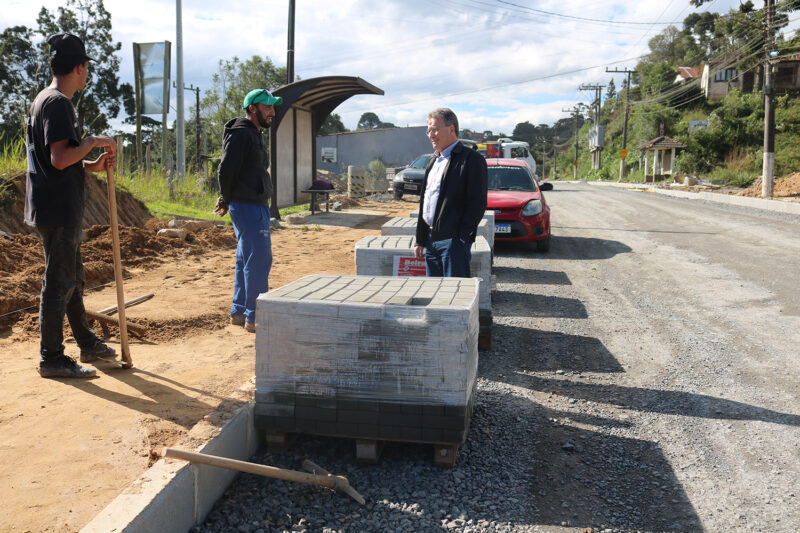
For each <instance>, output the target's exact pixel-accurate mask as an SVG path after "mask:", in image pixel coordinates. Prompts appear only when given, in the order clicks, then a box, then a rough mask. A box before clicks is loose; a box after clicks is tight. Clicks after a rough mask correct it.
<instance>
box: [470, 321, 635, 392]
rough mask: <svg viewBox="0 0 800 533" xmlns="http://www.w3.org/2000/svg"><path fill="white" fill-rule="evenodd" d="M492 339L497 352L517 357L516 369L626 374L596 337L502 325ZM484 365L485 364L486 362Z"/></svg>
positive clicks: (498, 325) (505, 369) (494, 327)
mask: <svg viewBox="0 0 800 533" xmlns="http://www.w3.org/2000/svg"><path fill="white" fill-rule="evenodd" d="M492 336H493V338H495V339H497V341H496V346H495V348H494V350H505V351H506V352H507V353H512V354H516V356H517V358H518V364H517V365H514V366H513V368H524V369H527V370H531V371H553V372H554V371H556V370H564V371H565V372H567V371H570V372H608V373H619V372H624V371H625V370H624V369H623V368H622V366H621V365H620V364H619V362H618V361H617V359H616V358H615V357H614V355H613V354H612V353H611V352H610V351H609V350H608V348H606V347H605V345H603V343H602V342H600V340H599V339H597V338H595V337H585V336H582V335H567V334H565V333H559V332H556V331H542V330H538V329H529V328H520V327H516V326H507V325H503V324H494V325H493V326H492ZM511 338H513V339H516V341H515V342H514V343H507V342H506V340H507V339H511ZM490 357H491V356H490ZM481 362H482V363H483V360H481ZM486 370H487V371H488V372H489V375H488V376H487V377H492V376H491V374H492V373H491V370H490V368H487V369H486ZM498 371H503V372H506V373H507V372H508V369H507V367H506V368H501V369H499V370H498ZM492 379H496V378H494V377H492Z"/></svg>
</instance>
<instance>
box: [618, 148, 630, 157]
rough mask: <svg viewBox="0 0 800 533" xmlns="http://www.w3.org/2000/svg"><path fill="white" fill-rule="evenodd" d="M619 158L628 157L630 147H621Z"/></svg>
mask: <svg viewBox="0 0 800 533" xmlns="http://www.w3.org/2000/svg"><path fill="white" fill-rule="evenodd" d="M619 158H620V159H628V149H627V148H621V149H620V151H619Z"/></svg>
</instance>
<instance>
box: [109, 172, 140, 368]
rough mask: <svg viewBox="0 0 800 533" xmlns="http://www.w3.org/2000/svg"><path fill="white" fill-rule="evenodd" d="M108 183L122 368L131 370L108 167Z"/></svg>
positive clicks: (114, 199) (114, 197)
mask: <svg viewBox="0 0 800 533" xmlns="http://www.w3.org/2000/svg"><path fill="white" fill-rule="evenodd" d="M106 179H107V181H108V218H109V219H110V222H111V246H112V248H113V253H114V281H115V282H116V285H117V307H118V308H119V340H120V347H121V350H122V361H123V362H122V366H123V367H125V368H131V367H132V366H133V360H132V359H131V352H130V348H129V347H128V323H127V321H126V320H125V293H124V289H123V287H122V258H121V257H120V252H119V223H118V222H117V194H116V189H115V187H114V169H112V168H110V167H106Z"/></svg>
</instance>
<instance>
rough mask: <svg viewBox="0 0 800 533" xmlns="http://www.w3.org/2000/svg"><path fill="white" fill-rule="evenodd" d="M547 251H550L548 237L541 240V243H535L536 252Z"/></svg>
mask: <svg viewBox="0 0 800 533" xmlns="http://www.w3.org/2000/svg"><path fill="white" fill-rule="evenodd" d="M548 250H550V235H548V236H547V238H546V239H542V240H541V241H536V251H537V252H546V251H548Z"/></svg>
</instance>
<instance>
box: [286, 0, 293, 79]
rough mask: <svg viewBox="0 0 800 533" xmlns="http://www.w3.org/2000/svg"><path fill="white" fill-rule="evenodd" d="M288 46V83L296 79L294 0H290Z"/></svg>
mask: <svg viewBox="0 0 800 533" xmlns="http://www.w3.org/2000/svg"><path fill="white" fill-rule="evenodd" d="M287 33H288V38H289V42H288V46H287V47H286V84H287V85H288V84H290V83H292V82H293V81H294V0H289V31H288V32H287Z"/></svg>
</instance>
